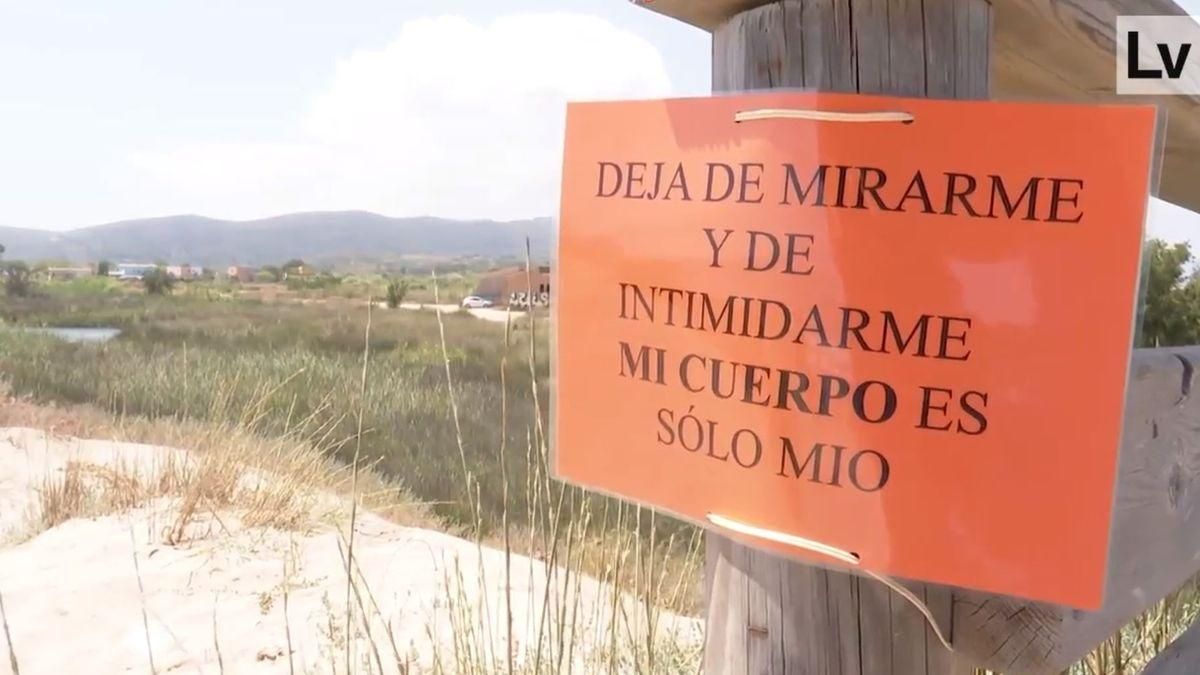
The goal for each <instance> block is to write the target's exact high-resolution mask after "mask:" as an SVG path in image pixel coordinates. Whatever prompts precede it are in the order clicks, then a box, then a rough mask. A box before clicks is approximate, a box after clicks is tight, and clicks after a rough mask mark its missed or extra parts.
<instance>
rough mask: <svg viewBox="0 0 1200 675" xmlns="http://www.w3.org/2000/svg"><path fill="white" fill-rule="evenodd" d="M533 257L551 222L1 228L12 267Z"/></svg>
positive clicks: (331, 220) (358, 217)
mask: <svg viewBox="0 0 1200 675" xmlns="http://www.w3.org/2000/svg"><path fill="white" fill-rule="evenodd" d="M526 237H529V239H530V243H531V246H532V248H533V254H534V255H535V256H536V257H539V258H544V257H545V256H546V255H548V254H549V251H550V246H551V241H552V238H553V221H552V220H551V219H549V218H534V219H530V220H518V221H508V222H499V221H491V220H471V221H463V220H446V219H442V218H429V217H418V218H389V217H387V216H381V215H379V214H377V213H369V212H366V211H314V212H309V213H291V214H287V215H283V216H275V217H273V218H264V219H262V220H247V221H230V220H217V219H214V218H205V217H203V216H192V215H186V216H168V217H165V218H147V219H142V220H125V221H121V222H117V223H108V224H106V225H95V226H92V227H83V228H79V229H76V230H69V231H66V232H46V231H43V230H30V229H24V228H15V227H0V244H3V245H4V246H5V248H7V252H6V253H5V254H4V257H5V258H7V259H9V260H29V261H34V260H58V259H61V260H70V261H73V262H95V261H98V260H110V261H113V262H121V261H126V262H135V261H142V262H154V261H160V260H161V261H166V262H172V263H189V264H192V265H204V266H206V267H217V266H225V265H230V264H235V263H236V264H244V265H265V264H276V265H278V264H280V263H282V262H283V261H286V260H289V259H292V258H299V259H301V260H305V261H308V262H313V263H322V262H325V263H329V262H336V261H387V260H395V259H399V258H400V257H402V256H405V257H412V256H433V257H463V256H485V257H523V256H524V254H525V238H526Z"/></svg>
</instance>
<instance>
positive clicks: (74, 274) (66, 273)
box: [46, 267, 95, 281]
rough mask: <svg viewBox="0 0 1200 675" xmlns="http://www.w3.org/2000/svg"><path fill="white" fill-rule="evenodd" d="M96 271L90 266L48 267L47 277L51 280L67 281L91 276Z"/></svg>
mask: <svg viewBox="0 0 1200 675" xmlns="http://www.w3.org/2000/svg"><path fill="white" fill-rule="evenodd" d="M93 274H95V272H93V271H92V268H90V267H47V268H46V278H47V279H49V280H50V281H66V280H68V279H79V278H81V277H90V276H92V275H93Z"/></svg>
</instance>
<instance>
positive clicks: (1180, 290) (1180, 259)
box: [1141, 239, 1200, 347]
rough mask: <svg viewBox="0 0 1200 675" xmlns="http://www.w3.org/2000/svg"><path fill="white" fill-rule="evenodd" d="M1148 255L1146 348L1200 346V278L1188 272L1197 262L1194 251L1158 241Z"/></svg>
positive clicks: (1145, 311)
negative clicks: (1194, 261)
mask: <svg viewBox="0 0 1200 675" xmlns="http://www.w3.org/2000/svg"><path fill="white" fill-rule="evenodd" d="M1145 255H1146V257H1147V259H1148V261H1147V267H1148V272H1147V275H1146V277H1145V280H1146V281H1145V283H1146V302H1145V309H1144V315H1143V317H1142V339H1141V342H1142V346H1146V347H1156V346H1161V347H1169V346H1175V345H1194V344H1200V274H1197V273H1196V272H1192V273H1190V274H1189V273H1188V272H1187V269H1188V265H1189V263H1191V262H1192V261H1193V256H1192V251H1191V248H1190V247H1188V245H1187V244H1175V245H1173V246H1172V245H1168V244H1167V243H1166V242H1163V241H1160V240H1158V239H1155V240H1152V241H1151V242H1150V243H1149V244H1148V246H1147V249H1146V254H1145Z"/></svg>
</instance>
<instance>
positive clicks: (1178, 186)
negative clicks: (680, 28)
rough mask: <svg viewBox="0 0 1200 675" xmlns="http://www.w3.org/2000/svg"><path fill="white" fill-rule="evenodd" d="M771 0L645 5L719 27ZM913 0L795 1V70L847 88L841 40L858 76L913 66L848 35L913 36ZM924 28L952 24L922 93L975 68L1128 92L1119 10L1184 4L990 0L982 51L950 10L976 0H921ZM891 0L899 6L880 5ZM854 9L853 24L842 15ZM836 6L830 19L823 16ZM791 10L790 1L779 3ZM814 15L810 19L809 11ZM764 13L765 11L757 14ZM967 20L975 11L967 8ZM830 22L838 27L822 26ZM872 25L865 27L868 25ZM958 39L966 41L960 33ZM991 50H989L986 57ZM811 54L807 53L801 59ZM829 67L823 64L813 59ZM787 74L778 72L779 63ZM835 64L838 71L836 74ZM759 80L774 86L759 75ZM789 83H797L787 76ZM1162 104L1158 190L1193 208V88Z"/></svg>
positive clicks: (1029, 85)
mask: <svg viewBox="0 0 1200 675" xmlns="http://www.w3.org/2000/svg"><path fill="white" fill-rule="evenodd" d="M776 4H778V3H774V2H771V1H770V0H653V1H652V2H648V3H645V5H644V6H645V7H647V8H649V9H652V10H654V11H656V12H660V13H662V14H665V15H667V16H672V17H674V18H677V19H679V20H681V21H686V22H688V23H691V24H693V25H696V26H699V27H701V28H704V29H705V30H709V31H713V32H714V34H715V33H719V32H720V30H718V29H719V28H720V27H721V26H722V25H723V24H725V22H727V21H729V19H731V18H732V17H734V16H736V15H738V14H743V15H744V14H746V13H748V12H747V11H746V10H749V9H753V8H761V7H763V6H774V5H776ZM912 4H918V5H919V4H921V3H920V0H891V1H890V2H888V1H887V0H853V2H851V0H825V1H824V2H814V3H805V4H804V8H803V11H804V14H805V16H804V17H803V19H799V18H797V19H794V20H793V19H789V21H791V22H792V24H794V25H795V26H799V29H798V30H789V31H788V35H790V36H802V37H803V39H804V42H805V45H806V46H805V47H804V48H803V50H804V52H805V53H806V55H807V54H809V53H811V54H814V55H818V56H822V55H823V58H826V59H827V62H822V61H821V60H820V59H805V60H804V63H802V64H801V66H800V70H799V71H797V72H803V73H804V75H805V78H804V82H805V86H808V87H814V88H820V89H828V90H832V91H850V90H851V88H850V86H849V83H847V82H846V81H845V79H844V77H845V76H846V75H847V74H849V73H851V72H852V70H849V69H847V68H845V67H844V66H845V63H844V58H845V53H846V52H847V50H850V49H853V48H857V49H858V51H859V52H860V54H859V58H861V59H864V60H865V61H864V62H865V63H866V64H867V65H868V69H867V73H866V77H867V78H868V79H867V81H866V84H868V85H872V86H873V85H874V84H878V83H875V82H872V81H871V79H870V78H877V77H879V76H880V74H881V73H882V72H883V71H882V70H880V69H879V68H878V67H879V66H882V65H883V64H884V63H885V61H886V60H890V59H894V58H899V59H901V60H902V61H901V63H898V64H896V65H894V66H892V65H889V66H888V69H889V71H890V72H906V71H907V70H908V68H910V67H911V68H912V69H916V68H917V67H918V65H919V64H918V63H917V61H915V60H904V59H905V58H906V56H905V55H906V54H909V53H910V52H907V51H905V50H898V51H897V50H893V49H892V46H891V42H890V41H888V40H887V38H884V40H883V41H876V42H872V43H870V44H861V43H860V44H852V40H851V39H850V36H851V35H854V37H855V39H857V38H858V35H859V34H860V33H861V30H860V23H859V22H860V21H861V22H863V23H862V24H861V26H862V27H867V26H869V27H870V30H872V31H873V30H874V29H875V28H876V27H877V26H878V24H879V23H880V22H881V21H883V22H886V23H887V24H888V27H889V35H903V36H912V35H915V34H916V33H917V31H916V27H915V26H914V25H911V24H910V23H908V22H909V21H911V20H912V18H913V17H914V16H915V15H914V13H912V12H911V11H910V7H909V6H910V5H912ZM925 4H926V5H927V6H926V7H925V16H924V21H925V25H924V27H923V32H924V34H937V33H939V32H940V31H945V30H947V29H949V27H951V26H954V27H955V28H954V30H958V31H961V32H960V33H959V36H958V37H959V39H958V40H956V41H952V42H951V41H937V42H935V43H934V44H931V45H927V49H926V59H925V63H924V68H925V77H926V78H927V83H926V87H925V90H924V93H925V94H926V95H929V96H937V97H949V98H963V97H969V96H970V95H969V94H968V93H967V92H958V91H955V90H954V88H953V86H952V82H954V81H959V82H961V81H975V80H977V77H975V75H977V74H978V73H980V72H981V71H989V70H990V74H991V78H990V79H991V84H992V92H991V93H992V95H993V96H995V97H997V98H1008V99H1018V100H1065V101H1097V102H1099V101H1118V102H1126V103H1128V102H1131V101H1133V100H1136V99H1131V98H1130V97H1119V96H1116V95H1115V94H1114V90H1115V62H1114V58H1115V56H1114V53H1115V41H1114V37H1113V32H1114V30H1115V26H1116V17H1117V15H1118V14H1142V15H1182V14H1185V12H1184V10H1183V9H1182V8H1180V7H1179V6H1178V5H1177V4H1176V3H1175V2H1174V1H1173V0H993V1H992V2H991V5H992V13H993V14H994V17H993V18H992V20H991V23H992V24H993V26H994V31H993V34H994V44H993V48H992V49H991V50H990V52H988V51H984V50H978V49H974V48H972V46H971V44H970V40H971V36H972V35H976V34H977V33H976V32H975V31H971V30H968V26H969V24H970V22H969V21H965V22H964V21H962V20H961V18H958V17H957V16H956V14H957V13H958V12H961V11H966V12H978V13H983V12H986V11H987V10H986V9H985V8H981V6H980V5H981V3H963V4H962V5H961V7H960V6H958V4H957V3H925ZM891 8H895V9H898V10H899V11H898V12H897V11H892V12H891V13H890V14H889V9H891ZM849 11H853V13H854V15H855V16H854V23H853V26H854V30H853V31H852V32H851V31H850V30H849V26H850V25H851V24H850V22H848V21H846V20H845V18H844V17H845V15H846V13H848V12H849ZM836 12H841V13H842V15H841V16H840V17H837V18H835V19H827V18H824V17H826V16H830V15H833V14H834V13H836ZM787 13H788V14H790V10H789V11H788V12H787ZM810 15H811V16H816V17H822V18H820V19H810V18H809V16H810ZM762 16H765V15H762ZM976 20H980V21H982V20H984V18H983V17H976ZM830 27H836V28H839V29H840V30H841V32H837V31H834V30H830ZM872 34H873V33H872ZM964 40H965V42H964ZM989 54H990V58H989ZM809 61H811V63H810V62H809ZM827 67H830V68H831V70H829V71H828V72H826V73H823V74H822V73H821V72H820V71H821V69H823V68H827ZM780 74H781V75H782V76H784V77H789V75H788V74H787V73H780ZM838 74H841V76H840V77H838ZM913 81H914V80H910V79H904V80H903V82H904V84H901V83H900V82H894V83H893V88H892V89H891V90H890V91H891V92H892V93H898V94H904V93H909V92H910V89H909V87H910V86H911V84H908V83H911V82H913ZM764 86H781V85H767V84H760V85H758V87H764ZM787 86H797V85H787ZM1151 102H1153V103H1157V104H1159V105H1161V106H1163V108H1164V109H1166V110H1167V111H1168V112H1169V117H1170V124H1169V127H1168V131H1167V139H1166V152H1165V154H1164V158H1163V162H1164V167H1163V180H1162V184H1161V190H1160V196H1161V197H1162V198H1164V199H1166V200H1168V201H1171V202H1174V203H1176V204H1180V205H1182V206H1186V207H1187V208H1190V209H1192V210H1200V189H1197V187H1196V186H1197V185H1200V97H1189V96H1164V97H1159V98H1157V99H1155V100H1153V101H1151Z"/></svg>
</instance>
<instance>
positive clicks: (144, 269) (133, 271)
mask: <svg viewBox="0 0 1200 675" xmlns="http://www.w3.org/2000/svg"><path fill="white" fill-rule="evenodd" d="M156 269H158V265H155V264H154V263H117V264H116V265H113V266H112V267H111V268H109V270H108V276H110V277H116V278H118V279H121V280H122V281H140V280H141V279H142V277H144V276H146V274H147V273H149V272H151V271H153V270H156Z"/></svg>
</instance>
